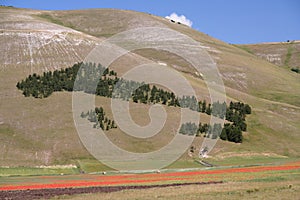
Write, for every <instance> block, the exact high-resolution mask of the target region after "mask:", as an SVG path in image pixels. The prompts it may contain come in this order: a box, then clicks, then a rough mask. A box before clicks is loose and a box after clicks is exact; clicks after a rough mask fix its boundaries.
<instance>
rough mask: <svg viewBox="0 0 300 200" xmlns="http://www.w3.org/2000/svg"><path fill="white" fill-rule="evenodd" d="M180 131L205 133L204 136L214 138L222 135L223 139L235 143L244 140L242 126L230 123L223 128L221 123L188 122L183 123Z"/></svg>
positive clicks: (195, 134)
mask: <svg viewBox="0 0 300 200" xmlns="http://www.w3.org/2000/svg"><path fill="white" fill-rule="evenodd" d="M179 133H180V134H183V135H190V136H197V137H198V136H201V135H203V136H204V137H207V138H212V139H217V138H218V137H220V139H222V140H227V141H230V142H235V143H242V142H243V135H242V130H241V129H240V127H238V126H236V125H234V124H230V123H225V124H224V127H223V128H222V125H221V124H213V125H209V124H202V123H199V125H198V126H197V125H196V124H195V123H191V122H187V123H184V124H182V125H181V127H180V129H179ZM219 135H220V136H219Z"/></svg>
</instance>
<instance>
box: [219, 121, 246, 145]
mask: <svg viewBox="0 0 300 200" xmlns="http://www.w3.org/2000/svg"><path fill="white" fill-rule="evenodd" d="M220 138H221V139H222V140H228V141H230V142H235V143H242V142H243V135H242V131H241V129H240V127H238V126H236V125H234V124H229V123H226V124H224V128H223V130H222V133H221V135H220Z"/></svg>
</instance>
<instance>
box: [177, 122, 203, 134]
mask: <svg viewBox="0 0 300 200" xmlns="http://www.w3.org/2000/svg"><path fill="white" fill-rule="evenodd" d="M197 130H198V127H197V125H196V124H195V123H191V122H188V123H185V124H182V125H181V127H180V130H179V133H181V134H183V135H196V133H197Z"/></svg>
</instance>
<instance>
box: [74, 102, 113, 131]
mask: <svg viewBox="0 0 300 200" xmlns="http://www.w3.org/2000/svg"><path fill="white" fill-rule="evenodd" d="M80 116H81V117H82V118H87V120H89V121H90V122H92V123H94V124H93V128H101V129H102V130H106V131H108V130H109V129H112V128H117V125H116V124H115V121H114V120H110V119H109V118H107V117H106V116H105V112H104V109H103V108H102V107H99V108H98V107H96V108H95V110H90V111H88V112H87V113H84V112H82V113H81V115H80Z"/></svg>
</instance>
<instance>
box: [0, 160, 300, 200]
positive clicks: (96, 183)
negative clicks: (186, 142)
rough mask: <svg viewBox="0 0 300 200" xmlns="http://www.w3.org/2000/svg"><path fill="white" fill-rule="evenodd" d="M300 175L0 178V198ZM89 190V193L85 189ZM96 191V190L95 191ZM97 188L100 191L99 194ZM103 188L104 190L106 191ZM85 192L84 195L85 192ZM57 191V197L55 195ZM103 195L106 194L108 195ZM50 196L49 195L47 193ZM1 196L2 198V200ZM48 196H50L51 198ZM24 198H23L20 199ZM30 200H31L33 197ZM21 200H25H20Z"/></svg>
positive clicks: (285, 168) (299, 171) (288, 171)
mask: <svg viewBox="0 0 300 200" xmlns="http://www.w3.org/2000/svg"><path fill="white" fill-rule="evenodd" d="M299 175H300V162H294V163H287V164H282V165H278V166H253V167H242V168H223V169H221V168H216V169H205V170H203V169H202V170H195V171H173V172H162V173H146V174H108V175H96V174H81V175H64V176H28V177H1V179H0V180H1V181H0V198H2V197H3V195H15V194H21V196H22V191H26V193H28V191H32V193H35V194H36V193H39V192H40V193H41V192H42V193H45V191H44V190H50V191H52V192H53V191H54V193H53V195H61V194H77V193H78V191H77V192H76V190H80V193H86V192H87V193H90V190H91V189H92V191H94V192H103V188H104V192H105V191H106V190H107V191H108V192H110V191H118V190H122V189H144V188H149V187H150V188H151V187H166V186H174V184H175V185H185V184H217V183H226V182H245V181H256V180H269V179H270V180H273V179H274V180H276V178H278V177H286V176H295V177H299ZM87 188H90V189H87ZM95 188H98V189H95ZM99 188H101V189H100V190H99ZM105 188H106V189H105ZM85 190H87V191H85ZM58 191H59V193H57V192H58ZM107 191H106V192H107ZM48 193H49V191H48ZM1 195H2V196H1ZM50 196H51V195H50ZM23 197H24V196H23ZM30 198H33V197H32V196H31V197H30ZM23 199H24V198H23Z"/></svg>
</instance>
